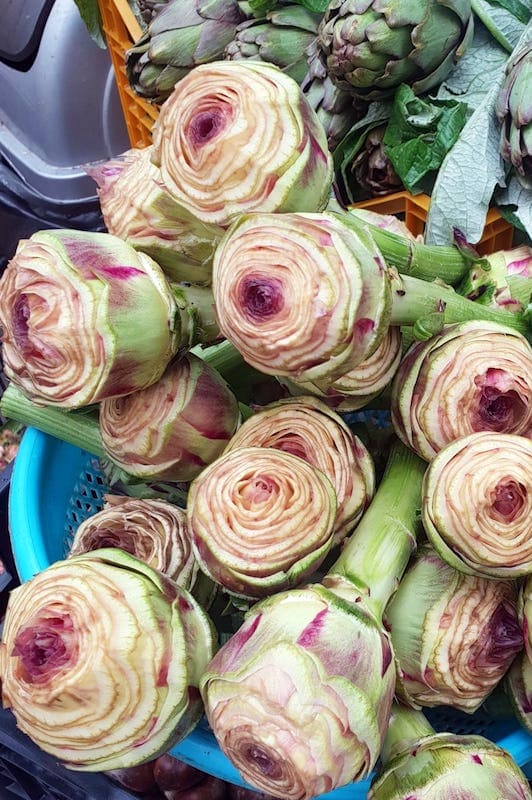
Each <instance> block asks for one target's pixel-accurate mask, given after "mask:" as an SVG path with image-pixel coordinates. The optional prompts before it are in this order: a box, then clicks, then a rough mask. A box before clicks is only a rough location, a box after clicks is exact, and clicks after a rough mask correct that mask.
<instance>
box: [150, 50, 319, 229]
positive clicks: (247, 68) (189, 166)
mask: <svg viewBox="0 0 532 800" xmlns="http://www.w3.org/2000/svg"><path fill="white" fill-rule="evenodd" d="M153 145H154V151H153V152H154V161H155V163H156V164H157V166H159V167H160V175H161V181H162V185H163V186H164V188H165V190H166V191H167V192H168V193H169V194H171V195H172V197H174V199H175V200H176V201H177V202H178V203H180V204H181V205H183V206H184V207H185V208H187V209H188V210H189V211H190V212H191V213H192V214H193V215H195V216H196V217H197V218H198V219H200V220H202V221H203V222H207V223H212V224H214V225H221V226H222V227H227V226H228V225H229V224H230V222H231V220H232V219H233V217H238V216H239V215H240V214H242V213H245V212H250V211H267V212H274V211H276V212H279V211H283V212H289V211H295V210H297V211H317V210H321V209H322V208H325V206H326V205H327V203H328V201H329V197H330V193H331V187H332V179H333V164H332V157H331V154H330V152H329V149H328V144H327V137H326V134H325V131H324V129H323V127H322V125H321V123H320V121H319V119H318V118H317V116H316V114H315V112H314V110H313V109H312V107H311V105H310V104H309V102H308V100H307V99H306V97H305V95H304V94H303V92H302V91H301V89H300V87H299V85H298V84H297V82H296V81H295V80H294V79H293V78H291V77H290V76H289V75H286V74H285V73H284V72H283V71H282V70H281V69H279V67H276V66H274V65H273V64H266V63H264V62H260V61H253V60H244V61H216V62H214V63H212V64H202V65H200V66H199V67H196V68H195V69H194V70H192V72H190V73H189V74H188V75H187V76H186V77H185V78H183V80H181V81H180V82H179V83H178V84H177V86H176V88H175V90H174V92H173V93H172V95H171V96H170V97H169V98H168V100H167V101H166V102H165V103H164V105H163V106H162V108H161V111H160V114H159V116H158V118H157V121H156V123H155V127H154V131H153Z"/></svg>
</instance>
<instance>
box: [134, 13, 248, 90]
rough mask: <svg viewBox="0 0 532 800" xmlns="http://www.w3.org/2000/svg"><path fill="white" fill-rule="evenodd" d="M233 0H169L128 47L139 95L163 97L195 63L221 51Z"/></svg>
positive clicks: (233, 22)
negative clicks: (136, 39) (131, 45)
mask: <svg viewBox="0 0 532 800" xmlns="http://www.w3.org/2000/svg"><path fill="white" fill-rule="evenodd" d="M244 19H246V15H245V13H244V12H243V11H242V8H241V7H240V4H239V3H238V2H237V0H170V2H168V3H167V4H166V5H161V7H160V8H159V9H158V10H157V13H156V14H155V15H154V16H153V18H152V20H151V22H150V24H149V25H148V28H147V30H146V31H145V32H144V33H143V34H142V36H141V37H140V39H139V40H138V41H137V42H135V44H134V46H133V47H131V48H130V49H129V50H127V51H126V54H125V67H126V75H127V78H128V81H129V84H130V86H131V88H132V89H133V91H134V92H135V93H136V94H137V95H139V97H145V98H147V99H149V100H152V101H153V102H155V103H163V102H164V101H165V100H166V99H167V98H168V97H169V96H170V94H171V93H172V91H173V89H174V86H175V85H176V83H177V82H178V81H180V80H181V79H182V78H184V77H185V75H187V74H188V73H189V72H190V71H191V69H193V68H194V67H195V66H196V65H198V64H206V63H208V62H210V61H215V60H216V59H218V58H222V57H223V52H224V49H225V47H226V46H227V45H228V44H229V42H230V41H231V40H232V39H233V37H234V35H235V31H236V28H237V26H238V25H239V23H241V22H243V20H244Z"/></svg>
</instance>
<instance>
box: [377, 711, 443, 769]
mask: <svg viewBox="0 0 532 800" xmlns="http://www.w3.org/2000/svg"><path fill="white" fill-rule="evenodd" d="M434 733H436V731H435V730H434V728H433V727H432V725H431V724H430V722H429V721H428V719H427V718H426V716H425V715H424V714H423V712H422V711H418V710H416V709H414V708H410V707H409V706H405V705H402V704H401V703H398V702H394V704H393V705H392V712H391V714H390V722H389V724H388V730H387V731H386V737H385V739H384V744H383V746H382V750H381V760H382V763H383V766H384V767H385V766H386V765H387V764H388V763H389V762H390V761H391V760H392V758H395V756H397V755H399V753H402V752H404V751H405V750H408V748H409V747H411V746H412V745H414V744H415V743H416V742H418V741H419V740H420V739H422V738H423V737H424V736H432V735H433V734H434Z"/></svg>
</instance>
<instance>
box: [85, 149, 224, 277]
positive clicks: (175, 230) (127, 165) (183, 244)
mask: <svg viewBox="0 0 532 800" xmlns="http://www.w3.org/2000/svg"><path fill="white" fill-rule="evenodd" d="M152 152H153V147H152V146H149V147H144V148H142V149H140V148H132V149H131V150H128V151H126V152H125V153H122V154H121V155H120V156H118V157H116V158H112V159H110V160H108V161H105V162H103V163H97V164H92V165H90V166H89V167H87V168H86V171H87V173H88V174H89V175H90V176H91V178H93V180H94V181H95V182H96V184H97V186H98V199H99V202H100V208H101V212H102V217H103V220H104V223H105V226H106V228H107V231H108V232H109V233H111V234H113V235H114V236H118V237H119V238H120V239H124V240H125V241H127V242H128V244H130V245H131V246H132V247H134V248H135V249H136V250H139V251H140V252H142V253H147V255H149V256H151V257H152V258H153V259H154V260H155V261H156V262H157V263H158V264H159V266H160V267H161V268H162V269H163V270H164V272H165V274H166V275H167V276H168V277H169V278H170V279H171V280H174V281H190V282H192V283H209V282H210V280H211V272H212V258H213V253H214V248H215V246H216V243H217V242H218V240H219V239H220V237H221V235H222V234H223V228H219V227H218V226H216V225H208V224H206V223H204V222H201V220H199V219H197V217H195V216H194V215H193V214H191V213H190V211H187V209H186V208H184V207H183V206H182V205H180V204H179V203H177V202H176V201H175V200H174V199H173V198H172V197H171V196H170V195H169V194H168V193H167V192H165V191H164V189H163V188H162V187H161V185H160V178H159V169H158V168H157V167H156V166H155V164H154V163H153V162H152Z"/></svg>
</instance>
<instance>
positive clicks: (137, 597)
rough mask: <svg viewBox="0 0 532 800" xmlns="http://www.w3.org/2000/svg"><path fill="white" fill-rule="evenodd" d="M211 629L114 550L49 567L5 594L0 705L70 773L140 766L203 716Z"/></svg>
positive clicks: (188, 603) (173, 587) (161, 582)
mask: <svg viewBox="0 0 532 800" xmlns="http://www.w3.org/2000/svg"><path fill="white" fill-rule="evenodd" d="M214 649H215V631H214V627H213V625H212V623H211V621H210V619H209V618H208V616H207V615H206V614H205V612H204V611H203V610H202V608H201V607H200V606H199V605H198V603H197V602H196V601H195V600H194V598H193V597H192V595H190V594H189V592H187V591H186V590H185V589H183V588H181V587H179V586H178V585H177V584H176V583H174V582H173V581H171V580H169V579H168V578H166V577H165V576H163V575H162V574H161V573H159V572H157V571H156V570H154V569H152V568H151V567H148V566H147V565H146V564H143V563H142V562H141V561H139V560H138V559H137V558H134V557H133V556H131V555H129V554H128V553H125V552H123V551H121V550H118V549H116V548H104V549H100V550H94V551H92V552H91V553H85V554H83V555H79V556H75V557H72V558H69V559H67V560H65V561H57V562H55V563H54V564H52V565H51V566H50V567H48V568H47V569H46V570H44V571H42V572H40V573H39V574H38V575H36V576H35V577H34V578H32V579H31V580H30V581H27V582H26V583H24V584H22V586H19V587H18V588H16V589H14V590H13V591H12V592H11V595H10V597H9V603H8V607H7V612H6V617H5V624H4V629H3V635H2V643H1V645H0V675H1V679H2V699H3V703H4V706H5V707H10V708H11V710H12V711H13V713H14V715H15V717H16V720H17V725H18V727H19V728H20V729H21V730H22V731H23V732H24V733H26V734H27V735H28V736H29V737H30V739H32V740H33V741H34V742H35V743H36V744H37V745H38V746H39V747H40V748H41V749H42V750H44V751H45V752H46V753H50V754H51V755H53V756H54V757H55V758H58V759H60V760H61V761H63V762H65V763H66V764H67V766H68V767H69V768H71V769H75V770H86V771H97V772H99V771H102V770H110V769H120V768H123V767H129V766H132V765H135V764H141V763H144V762H146V761H149V760H152V759H154V758H156V757H157V756H158V755H161V754H162V753H164V752H166V751H167V750H168V749H169V748H170V747H171V746H172V745H173V744H174V743H176V742H177V741H179V740H180V739H182V738H183V737H185V736H186V735H187V734H188V733H189V732H190V731H191V730H192V728H193V727H194V726H195V725H196V723H197V722H198V721H199V719H200V717H201V714H202V704H201V699H200V696H199V693H198V688H197V687H198V681H199V677H200V675H201V674H202V673H203V671H204V669H205V666H206V665H207V663H208V661H209V659H211V658H212V655H213V652H214Z"/></svg>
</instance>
